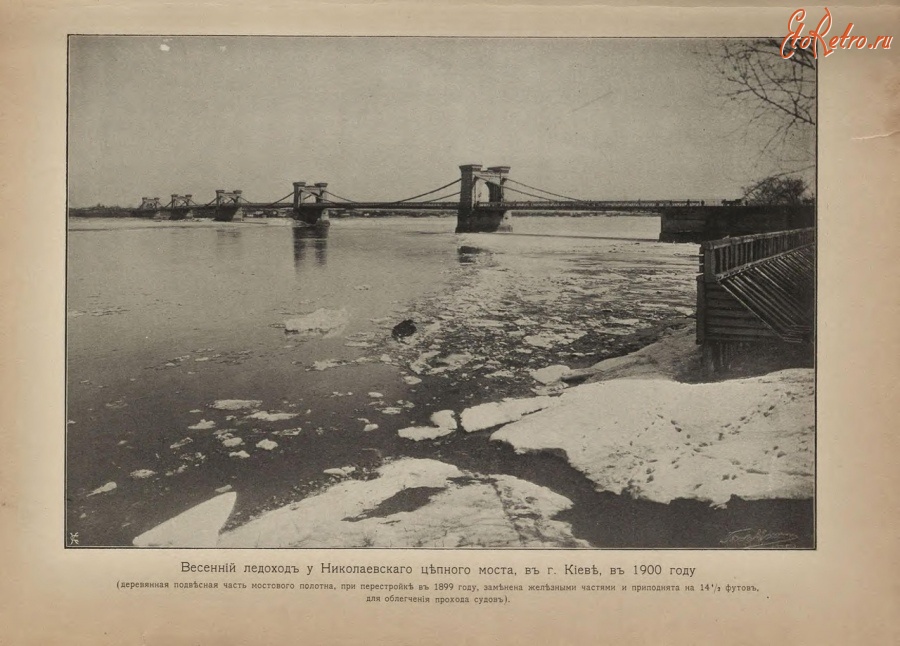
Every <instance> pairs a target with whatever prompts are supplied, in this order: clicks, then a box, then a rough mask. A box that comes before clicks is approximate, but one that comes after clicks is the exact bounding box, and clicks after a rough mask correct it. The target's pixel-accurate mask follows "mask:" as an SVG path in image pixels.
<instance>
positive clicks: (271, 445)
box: [256, 440, 278, 451]
mask: <svg viewBox="0 0 900 646" xmlns="http://www.w3.org/2000/svg"><path fill="white" fill-rule="evenodd" d="M277 447H278V443H277V442H273V441H272V440H260V441H259V442H257V443H256V448H258V449H264V450H266V451H271V450H272V449H275V448H277Z"/></svg>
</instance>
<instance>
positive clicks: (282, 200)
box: [257, 191, 294, 209]
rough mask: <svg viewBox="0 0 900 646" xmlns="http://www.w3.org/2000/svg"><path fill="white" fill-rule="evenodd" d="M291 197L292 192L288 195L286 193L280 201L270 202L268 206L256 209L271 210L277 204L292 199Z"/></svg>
mask: <svg viewBox="0 0 900 646" xmlns="http://www.w3.org/2000/svg"><path fill="white" fill-rule="evenodd" d="M293 196H294V191H291V192H290V193H288V194H287V195H285V196H284V197H282V198H281V199H279V200H275V201H274V202H270V203H269V204H266V205H265V206H260V207H257V208H260V209H268V208H271V207H273V206H276V205H277V204H278V203H279V202H284V201H285V200H286V199H288V198H289V197H293Z"/></svg>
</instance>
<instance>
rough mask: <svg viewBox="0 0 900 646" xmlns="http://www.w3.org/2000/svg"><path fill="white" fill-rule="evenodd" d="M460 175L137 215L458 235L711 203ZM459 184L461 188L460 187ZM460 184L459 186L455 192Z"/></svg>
mask: <svg viewBox="0 0 900 646" xmlns="http://www.w3.org/2000/svg"><path fill="white" fill-rule="evenodd" d="M459 168H460V177H459V178H457V179H455V180H453V181H451V182H448V183H446V184H443V185H441V186H438V187H437V188H433V189H431V190H429V191H425V192H423V193H419V194H417V195H413V196H411V197H406V198H403V199H398V200H392V201H364V200H355V199H349V198H346V197H342V196H340V195H337V194H336V193H333V192H332V191H330V190H329V189H328V183H327V182H317V183H314V184H307V183H306V182H294V185H293V191H291V192H290V193H288V194H287V195H285V196H284V197H282V198H280V199H278V200H274V201H271V202H253V201H251V200H248V199H247V198H246V197H245V196H244V194H243V191H240V190H233V191H226V190H217V191H216V196H215V198H213V199H212V200H210V201H209V202H207V203H206V204H198V203H197V202H195V201H194V199H193V195H191V194H185V195H178V194H172V196H171V199H170V200H169V202H168V203H166V204H164V205H163V204H162V203H161V200H160V198H147V197H145V198H142V202H141V205H140V207H139V208H138V209H137V210H136V212H135V214H136V215H139V216H144V217H155V218H156V219H176V220H177V219H184V218H190V217H212V218H214V219H216V220H219V221H232V220H236V219H242V218H243V217H244V214H246V213H248V212H253V211H265V210H268V209H290V210H291V215H292V217H293V218H294V219H295V220H297V221H298V222H301V223H303V224H305V225H308V226H319V227H323V226H328V224H329V217H328V216H329V211H332V210H337V209H339V210H342V211H377V210H390V211H403V210H409V211H416V210H433V211H456V212H457V226H456V231H457V232H458V233H463V232H497V231H510V230H511V228H512V223H511V212H512V211H548V212H554V211H587V212H608V211H622V212H636V211H642V212H647V211H650V212H661V211H662V210H664V209H677V208H691V207H702V206H705V205H704V204H703V202H701V201H699V200H662V199H660V200H587V199H581V198H577V197H571V196H568V195H563V194H561V193H558V192H555V191H550V190H547V189H542V188H539V187H536V186H533V185H529V184H525V183H524V182H519V181H517V180H514V179H512V178H510V177H509V170H510V168H509V166H491V167H489V168H484V167H482V166H481V165H480V164H467V165H464V166H460V167H459ZM457 187H458V188H457ZM454 188H456V190H453V189H454Z"/></svg>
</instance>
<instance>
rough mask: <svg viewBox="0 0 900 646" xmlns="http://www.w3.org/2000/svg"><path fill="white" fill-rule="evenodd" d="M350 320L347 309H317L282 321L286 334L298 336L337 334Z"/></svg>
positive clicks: (330, 335)
mask: <svg viewBox="0 0 900 646" xmlns="http://www.w3.org/2000/svg"><path fill="white" fill-rule="evenodd" d="M349 322H350V315H349V314H348V313H347V310H344V309H340V310H329V309H324V308H322V309H318V310H316V311H315V312H313V313H312V314H306V315H305V316H298V317H296V318H292V319H288V320H287V321H285V322H284V331H285V333H287V334H298V335H300V336H307V337H312V336H324V337H334V336H338V335H339V334H340V333H341V332H343V331H344V328H346V327H347V324H348V323H349Z"/></svg>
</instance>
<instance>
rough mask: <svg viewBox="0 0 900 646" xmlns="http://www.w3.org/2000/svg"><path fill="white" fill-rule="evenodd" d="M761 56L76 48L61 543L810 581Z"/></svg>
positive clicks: (812, 325)
mask: <svg viewBox="0 0 900 646" xmlns="http://www.w3.org/2000/svg"><path fill="white" fill-rule="evenodd" d="M784 47H785V44H784V43H783V42H782V40H781V39H780V38H743V37H742V38H738V37H729V38H675V37H671V38H670V37H653V38H650V37H645V38H637V37H635V38H618V37H617V38H613V37H603V38H601V37H598V38H581V37H566V38H562V37H560V38H556V37H542V38H538V37H527V38H526V37H478V38H476V37H412V36H404V37H399V36H398V37H375V36H366V37H350V36H340V37H338V36H262V35H254V36H212V35H203V36H199V35H198V36H190V35H141V36H136V35H108V34H106V35H93V34H83V35H70V36H69V37H68V61H67V73H68V87H67V108H66V112H67V124H66V131H67V151H66V152H67V160H66V199H67V217H66V233H65V249H66V259H65V260H66V269H65V320H66V329H65V372H66V374H65V382H66V383H65V388H66V401H65V428H60V429H58V435H56V436H55V437H60V436H64V444H65V455H64V474H65V492H64V496H65V502H64V505H63V507H64V512H65V519H64V525H63V527H64V535H63V536H60V537H59V539H60V541H61V544H62V545H64V546H65V547H66V548H67V549H71V550H80V549H85V548H131V549H136V548H328V549H336V548H382V549H435V550H442V549H443V550H479V549H490V550H494V549H519V550H527V549H568V550H591V549H595V550H598V549H635V550H637V549H660V550H675V549H691V550H737V549H766V550H814V549H815V548H816V544H817V543H816V539H817V536H816V502H817V497H816V490H817V488H816V484H817V481H816V457H817V454H816V446H817V442H816V393H817V390H816V359H817V354H816V333H817V319H816V288H817V249H816V245H817V240H818V238H817V192H818V191H817V114H818V84H817V81H818V75H817V72H818V70H817V68H818V66H819V65H821V64H822V61H821V60H816V58H815V57H814V56H813V53H812V52H811V51H810V50H808V49H801V48H799V47H797V48H796V49H794V50H792V51H790V52H786V51H785V49H784ZM786 53H790V54H791V55H790V56H786ZM826 497H827V496H826Z"/></svg>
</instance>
